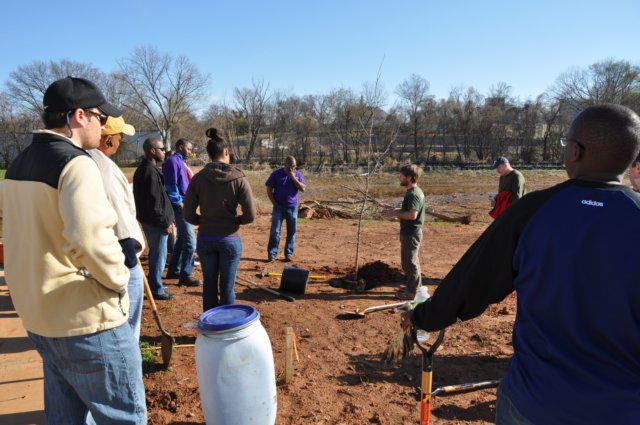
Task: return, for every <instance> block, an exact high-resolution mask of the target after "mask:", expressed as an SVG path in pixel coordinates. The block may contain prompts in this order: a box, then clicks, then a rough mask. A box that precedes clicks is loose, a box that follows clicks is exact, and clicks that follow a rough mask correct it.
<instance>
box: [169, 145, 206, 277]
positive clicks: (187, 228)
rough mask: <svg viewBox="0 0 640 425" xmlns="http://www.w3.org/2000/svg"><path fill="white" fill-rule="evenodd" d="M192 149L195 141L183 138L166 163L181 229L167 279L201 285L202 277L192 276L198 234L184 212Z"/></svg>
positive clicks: (171, 193)
mask: <svg viewBox="0 0 640 425" xmlns="http://www.w3.org/2000/svg"><path fill="white" fill-rule="evenodd" d="M192 149H193V145H192V144H191V142H190V141H188V140H185V139H179V140H178V141H177V142H176V153H174V154H173V155H171V156H170V157H169V158H167V159H166V160H165V161H164V164H163V165H162V175H163V176H164V186H165V189H166V190H167V194H168V195H169V201H170V202H171V206H172V207H173V212H174V215H175V220H176V228H177V230H178V239H177V240H176V243H175V246H174V248H173V254H172V255H171V262H170V263H169V270H168V271H167V279H178V285H183V286H198V285H200V281H199V280H197V279H194V278H193V276H192V274H193V261H194V260H195V255H196V235H195V232H194V230H193V225H191V224H189V223H188V222H187V221H186V220H185V219H184V215H183V214H182V207H183V200H184V195H185V194H186V193H187V187H188V186H189V176H188V175H187V166H186V165H185V163H184V161H185V158H189V156H190V155H191V150H192Z"/></svg>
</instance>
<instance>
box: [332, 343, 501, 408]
mask: <svg viewBox="0 0 640 425" xmlns="http://www.w3.org/2000/svg"><path fill="white" fill-rule="evenodd" d="M385 348H386V345H385V346H382V345H381V346H380V354H357V355H353V356H351V358H350V360H349V363H350V364H351V365H352V367H353V370H354V373H350V374H345V375H342V376H341V377H339V380H340V381H341V382H342V383H343V384H344V385H362V383H363V382H370V383H375V382H391V383H394V384H398V385H400V386H405V387H410V388H415V387H416V386H418V387H419V386H420V377H421V375H422V356H421V355H420V354H418V353H416V352H415V351H414V352H411V353H410V354H409V356H408V357H407V358H406V359H405V360H404V361H403V362H401V363H400V364H399V365H397V366H390V365H386V364H385V363H384V362H383V360H382V352H383V351H384V349H385ZM508 362H509V357H507V356H501V357H496V356H492V355H486V354H480V355H477V354H470V355H444V356H438V355H437V354H436V356H435V357H434V361H433V389H435V388H437V387H440V386H445V385H458V384H463V383H467V382H480V381H490V380H494V379H500V378H501V377H502V376H503V375H504V374H505V372H506V371H507V365H508ZM418 397H419V394H418Z"/></svg>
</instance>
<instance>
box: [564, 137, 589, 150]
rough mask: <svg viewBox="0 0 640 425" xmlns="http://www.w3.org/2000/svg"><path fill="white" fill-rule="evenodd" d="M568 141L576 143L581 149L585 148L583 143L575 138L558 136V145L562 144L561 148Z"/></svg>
mask: <svg viewBox="0 0 640 425" xmlns="http://www.w3.org/2000/svg"><path fill="white" fill-rule="evenodd" d="M569 142H573V143H575V144H576V145H578V146H579V147H580V148H581V149H585V147H584V145H583V144H582V143H580V142H579V141H578V140H576V139H568V138H566V137H561V138H560V146H562V147H563V148H564V147H566V146H567V145H568V144H569Z"/></svg>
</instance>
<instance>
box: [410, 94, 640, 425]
mask: <svg viewBox="0 0 640 425" xmlns="http://www.w3.org/2000/svg"><path fill="white" fill-rule="evenodd" d="M560 143H561V145H562V146H563V147H564V164H565V168H566V170H567V174H568V175H569V177H570V180H568V181H566V182H564V183H561V184H559V185H556V186H554V187H551V188H549V189H545V190H541V191H537V192H533V193H530V194H528V195H527V196H525V197H524V198H522V199H520V200H519V201H518V202H516V203H515V204H514V205H512V206H510V207H509V208H507V209H506V211H505V212H504V214H502V215H501V216H500V217H498V218H497V219H496V221H494V222H493V223H492V224H491V226H489V228H487V230H486V231H485V232H484V233H483V234H482V235H481V236H480V238H479V239H478V240H477V241H476V242H475V243H474V244H473V246H471V248H470V249H469V250H468V251H467V252H466V253H465V254H464V255H463V257H462V258H461V259H460V261H459V262H458V263H457V264H456V265H455V266H454V267H453V269H452V270H451V272H450V273H449V274H448V275H447V276H446V277H445V278H444V280H443V281H442V282H441V283H440V285H438V289H436V291H435V293H434V294H433V296H432V297H431V298H430V299H429V300H428V301H426V302H424V303H422V304H420V305H418V306H417V307H416V308H415V310H413V311H412V312H408V313H405V314H404V315H403V320H402V325H403V327H404V328H405V329H407V328H408V327H409V326H411V324H412V323H413V324H414V325H415V326H416V327H418V328H421V329H424V330H426V331H437V330H439V329H443V328H445V327H446V326H449V325H451V324H453V323H455V322H456V321H457V320H469V319H471V318H473V317H476V316H478V315H480V314H482V312H483V311H484V310H485V309H486V308H487V306H488V305H489V304H492V303H497V302H500V301H501V300H502V299H504V298H505V297H506V296H507V295H509V294H510V293H511V292H513V291H514V290H515V291H516V293H517V295H518V306H517V312H516V318H515V324H514V327H513V357H512V358H511V361H510V362H509V368H508V370H507V373H506V375H505V377H504V378H503V379H502V381H501V383H500V387H499V388H498V401H497V405H496V423H498V424H513V423H519V424H521V423H527V424H529V423H533V424H587V423H589V424H599V423H609V424H638V423H640V391H638V389H639V388H640V321H639V319H638V318H640V285H639V284H638V276H640V251H638V250H637V249H636V247H635V245H636V241H635V239H634V238H633V237H632V236H633V235H636V234H638V233H640V196H638V194H636V193H635V192H633V191H632V190H631V188H630V187H628V186H626V185H623V184H622V179H623V176H624V173H625V172H626V170H627V169H628V168H629V166H630V165H631V163H632V161H633V160H634V159H635V158H636V157H637V155H638V152H639V151H640V117H638V115H637V114H636V113H635V112H633V111H632V110H631V109H628V108H626V107H624V106H620V105H597V106H591V107H588V108H586V109H585V110H584V111H582V112H581V113H580V114H579V115H578V116H577V117H576V118H575V119H574V120H573V123H572V124H571V126H570V128H569V131H568V133H567V137H566V138H562V139H561V140H560Z"/></svg>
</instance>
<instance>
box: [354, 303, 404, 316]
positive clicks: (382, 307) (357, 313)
mask: <svg viewBox="0 0 640 425" xmlns="http://www.w3.org/2000/svg"><path fill="white" fill-rule="evenodd" d="M410 305H411V301H403V302H400V303H393V304H384V305H376V306H373V307H369V308H365V309H364V310H362V311H360V309H357V308H356V309H355V310H354V311H345V312H344V314H348V315H350V316H355V317H365V315H366V314H367V313H372V312H374V311H381V310H387V309H390V308H397V309H400V308H405V307H409V306H410Z"/></svg>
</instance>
